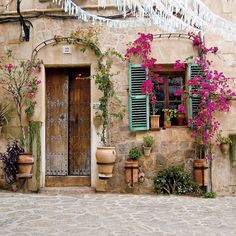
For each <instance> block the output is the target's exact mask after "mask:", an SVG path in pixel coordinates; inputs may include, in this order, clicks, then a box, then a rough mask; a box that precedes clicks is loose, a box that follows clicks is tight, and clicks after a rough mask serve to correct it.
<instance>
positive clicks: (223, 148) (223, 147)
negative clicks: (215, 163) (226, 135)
mask: <svg viewBox="0 0 236 236" xmlns="http://www.w3.org/2000/svg"><path fill="white" fill-rule="evenodd" d="M229 148H230V145H229V143H221V144H220V151H221V152H222V154H224V155H227V154H228V153H229Z"/></svg>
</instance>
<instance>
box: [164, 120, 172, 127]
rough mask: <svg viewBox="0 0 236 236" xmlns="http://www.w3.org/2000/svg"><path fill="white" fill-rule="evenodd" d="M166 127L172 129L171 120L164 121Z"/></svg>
mask: <svg viewBox="0 0 236 236" xmlns="http://www.w3.org/2000/svg"><path fill="white" fill-rule="evenodd" d="M164 127H165V128H170V127H171V121H170V120H164Z"/></svg>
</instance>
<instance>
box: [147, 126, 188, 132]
mask: <svg viewBox="0 0 236 236" xmlns="http://www.w3.org/2000/svg"><path fill="white" fill-rule="evenodd" d="M186 128H189V127H188V126H187V125H172V126H171V127H169V128H164V127H160V128H158V129H150V131H160V130H168V129H186Z"/></svg>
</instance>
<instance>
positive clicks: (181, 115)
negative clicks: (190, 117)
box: [176, 103, 186, 126]
mask: <svg viewBox="0 0 236 236" xmlns="http://www.w3.org/2000/svg"><path fill="white" fill-rule="evenodd" d="M185 112H186V110H185V104H184V103H183V104H180V105H179V106H178V109H177V111H176V120H177V125H179V126H182V125H185V122H186V115H185Z"/></svg>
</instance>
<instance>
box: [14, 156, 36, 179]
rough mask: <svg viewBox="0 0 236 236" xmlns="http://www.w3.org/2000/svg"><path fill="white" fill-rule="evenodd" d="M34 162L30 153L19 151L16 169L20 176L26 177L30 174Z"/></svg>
mask: <svg viewBox="0 0 236 236" xmlns="http://www.w3.org/2000/svg"><path fill="white" fill-rule="evenodd" d="M33 164H34V158H33V156H32V153H20V155H19V159H18V161H17V171H18V174H19V175H20V176H21V177H27V176H29V175H30V174H31V170H32V167H33Z"/></svg>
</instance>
